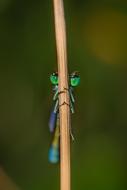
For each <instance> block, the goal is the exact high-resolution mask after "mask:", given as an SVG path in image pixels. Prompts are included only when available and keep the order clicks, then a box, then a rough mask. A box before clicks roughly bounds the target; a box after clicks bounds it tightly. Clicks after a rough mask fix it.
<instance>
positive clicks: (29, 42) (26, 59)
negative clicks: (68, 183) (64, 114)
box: [0, 0, 127, 190]
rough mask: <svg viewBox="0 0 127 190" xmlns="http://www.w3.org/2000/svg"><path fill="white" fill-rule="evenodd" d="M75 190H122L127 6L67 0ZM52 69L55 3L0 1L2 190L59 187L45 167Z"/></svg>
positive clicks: (55, 172)
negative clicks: (75, 74) (74, 83)
mask: <svg viewBox="0 0 127 190" xmlns="http://www.w3.org/2000/svg"><path fill="white" fill-rule="evenodd" d="M64 2H65V14H66V22H67V37H68V62H69V70H70V72H72V71H74V70H78V71H79V72H80V76H81V84H80V86H79V87H77V88H76V89H75V97H76V105H75V111H76V114H74V115H73V116H72V127H73V131H74V136H75V142H74V143H72V154H71V155H72V189H73V190H85V189H87V190H126V189H127V182H126V178H127V149H126V146H127V134H126V132H127V1H125V0H101V1H99V0H96V1H94V0H89V1H88V0H82V1H81V0H69V1H67V0H65V1H64ZM56 69H57V63H56V49H55V38H54V20H53V6H52V1H49V0H36V1H35V0H31V1H28V0H0V167H1V169H0V189H1V190H18V189H20V190H42V189H46V190H48V189H50V190H51V189H52V190H57V189H59V166H58V165H57V166H54V165H51V164H49V163H48V159H47V155H48V148H49V146H50V142H51V136H50V134H49V131H48V118H49V114H50V110H51V106H52V86H51V83H50V80H49V76H50V73H52V72H53V71H54V70H56Z"/></svg>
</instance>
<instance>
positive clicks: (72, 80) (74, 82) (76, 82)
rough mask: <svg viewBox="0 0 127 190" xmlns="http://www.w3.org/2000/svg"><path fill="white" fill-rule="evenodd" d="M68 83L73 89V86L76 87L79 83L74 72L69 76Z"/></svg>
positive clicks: (77, 76) (78, 78)
mask: <svg viewBox="0 0 127 190" xmlns="http://www.w3.org/2000/svg"><path fill="white" fill-rule="evenodd" d="M70 80H71V81H70V82H71V86H73V87H75V86H78V85H79V83H80V77H79V75H78V74H77V72H74V73H72V74H71V77H70Z"/></svg>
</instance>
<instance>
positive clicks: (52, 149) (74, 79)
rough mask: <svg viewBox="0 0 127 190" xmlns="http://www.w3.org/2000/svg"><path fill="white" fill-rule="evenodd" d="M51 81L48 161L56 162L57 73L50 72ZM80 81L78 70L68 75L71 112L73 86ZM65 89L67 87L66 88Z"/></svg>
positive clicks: (58, 135) (72, 110)
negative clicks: (51, 95)
mask: <svg viewBox="0 0 127 190" xmlns="http://www.w3.org/2000/svg"><path fill="white" fill-rule="evenodd" d="M50 80H51V83H52V84H53V92H54V96H53V102H54V106H53V110H52V112H51V115H50V120H49V129H50V132H51V133H53V134H54V136H53V140H52V144H51V147H50V150H49V161H50V162H51V163H57V162H58V161H59V137H60V128H59V93H61V92H59V90H58V83H59V77H58V73H57V72H55V73H52V74H51V76H50ZM79 83H80V77H79V75H78V72H77V71H75V72H73V73H72V74H71V75H70V77H69V89H68V91H69V97H70V101H69V102H70V103H69V104H70V105H69V106H70V111H71V113H74V103H75V99H74V95H73V90H74V87H76V86H78V85H79ZM66 90H67V89H66Z"/></svg>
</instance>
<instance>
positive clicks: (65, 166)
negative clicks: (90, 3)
mask: <svg viewBox="0 0 127 190" xmlns="http://www.w3.org/2000/svg"><path fill="white" fill-rule="evenodd" d="M53 3H54V16H55V31H56V48H57V60H58V76H59V91H60V92H61V91H65V93H60V95H59V105H60V107H59V112H60V188H61V190H70V189H71V185H70V132H69V129H70V126H69V125H70V108H69V92H68V90H65V89H68V68H67V46H66V26H65V17H64V6H63V0H53Z"/></svg>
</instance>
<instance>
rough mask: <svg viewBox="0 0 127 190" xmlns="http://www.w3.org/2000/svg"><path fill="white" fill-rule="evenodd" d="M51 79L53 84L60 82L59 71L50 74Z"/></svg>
mask: <svg viewBox="0 0 127 190" xmlns="http://www.w3.org/2000/svg"><path fill="white" fill-rule="evenodd" d="M50 81H51V83H52V84H53V85H57V84H58V73H52V74H51V75H50Z"/></svg>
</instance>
